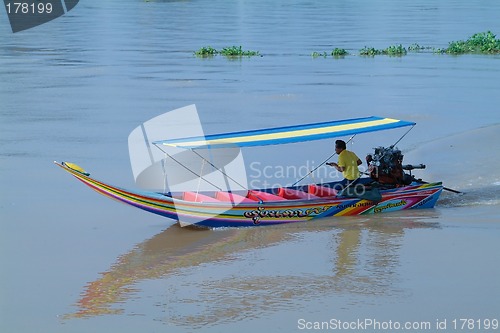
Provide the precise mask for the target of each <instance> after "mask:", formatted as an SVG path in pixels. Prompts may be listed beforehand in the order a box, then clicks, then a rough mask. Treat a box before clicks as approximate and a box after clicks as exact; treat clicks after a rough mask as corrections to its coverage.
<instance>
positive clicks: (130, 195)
mask: <svg viewBox="0 0 500 333" xmlns="http://www.w3.org/2000/svg"><path fill="white" fill-rule="evenodd" d="M55 163H56V164H57V165H58V166H60V167H61V168H63V169H64V170H65V171H67V172H68V173H70V174H71V175H73V176H74V177H76V178H77V179H78V180H80V181H81V182H83V183H84V184H85V185H87V186H89V187H90V188H92V189H93V190H95V191H97V192H98V193H100V194H102V195H105V196H107V197H109V198H112V199H115V200H117V201H120V202H123V203H125V204H128V205H131V206H134V207H137V208H140V209H142V210H145V211H148V212H151V213H154V214H157V215H161V216H164V217H168V218H170V219H173V220H177V221H179V223H180V225H181V226H188V225H195V226H199V227H206V228H219V227H248V226H264V225H272V224H283V223H293V222H305V221H309V220H312V219H317V218H324V217H333V216H349V215H364V214H378V213H384V212H391V211H398V210H406V209H416V208H432V207H434V205H435V203H436V201H437V200H438V198H439V196H440V194H441V192H442V190H443V186H442V184H441V183H430V184H412V185H409V186H404V187H399V188H395V189H388V190H382V191H381V195H382V197H381V199H380V200H378V201H371V200H366V199H360V198H346V197H323V198H314V199H299V200H280V201H254V202H249V201H244V202H240V203H238V204H234V203H231V202H222V201H221V202H194V201H187V200H181V199H175V198H172V197H171V196H167V195H164V194H161V193H156V192H145V191H131V190H126V189H123V188H120V187H115V186H112V185H109V184H106V183H103V182H100V181H98V180H96V179H94V178H92V177H90V176H88V175H87V174H86V173H82V172H81V171H78V170H75V169H72V168H70V167H68V166H67V165H65V164H64V163H57V162H55Z"/></svg>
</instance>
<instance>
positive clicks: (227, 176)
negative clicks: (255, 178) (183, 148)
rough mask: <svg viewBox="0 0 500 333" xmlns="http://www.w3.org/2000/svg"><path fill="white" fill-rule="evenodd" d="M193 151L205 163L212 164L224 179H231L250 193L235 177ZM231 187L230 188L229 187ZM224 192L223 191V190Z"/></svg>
mask: <svg viewBox="0 0 500 333" xmlns="http://www.w3.org/2000/svg"><path fill="white" fill-rule="evenodd" d="M191 151H192V152H193V153H195V154H196V155H198V156H199V157H200V158H201V159H202V160H203V161H204V162H207V163H208V164H210V166H212V167H213V168H214V169H215V170H217V171H219V172H220V173H221V174H222V175H223V176H224V177H226V178H229V179H231V180H232V181H233V182H235V183H236V184H238V185H239V186H241V188H244V189H245V190H247V191H249V189H248V188H247V187H246V186H243V185H241V184H240V183H239V182H238V181H237V180H235V179H234V178H233V177H231V176H229V175H228V174H227V173H225V172H224V171H222V169H221V168H219V167H218V166H216V165H215V164H213V163H212V162H210V161H209V160H207V159H206V158H205V157H203V156H201V155H200V154H198V152H197V151H196V150H194V149H191ZM228 187H229V186H228ZM221 191H222V190H221Z"/></svg>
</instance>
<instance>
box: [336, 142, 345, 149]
mask: <svg viewBox="0 0 500 333" xmlns="http://www.w3.org/2000/svg"><path fill="white" fill-rule="evenodd" d="M335 148H340V149H346V145H345V141H343V140H337V141H335Z"/></svg>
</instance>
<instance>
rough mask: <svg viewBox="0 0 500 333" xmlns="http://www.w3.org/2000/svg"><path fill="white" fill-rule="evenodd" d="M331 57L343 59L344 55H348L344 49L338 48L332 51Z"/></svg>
mask: <svg viewBox="0 0 500 333" xmlns="http://www.w3.org/2000/svg"><path fill="white" fill-rule="evenodd" d="M331 54H332V56H334V57H344V56H346V55H348V54H349V53H348V52H347V51H346V50H345V49H339V48H337V47H336V48H335V49H334V50H333V51H332V53H331Z"/></svg>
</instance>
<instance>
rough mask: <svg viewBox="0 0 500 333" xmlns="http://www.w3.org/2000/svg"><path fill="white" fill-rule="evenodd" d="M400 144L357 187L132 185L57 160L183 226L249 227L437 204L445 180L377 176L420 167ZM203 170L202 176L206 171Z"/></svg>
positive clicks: (182, 144)
mask: <svg viewBox="0 0 500 333" xmlns="http://www.w3.org/2000/svg"><path fill="white" fill-rule="evenodd" d="M414 125H415V123H413V122H408V121H403V120H397V119H391V118H382V117H375V116H372V117H365V118H356V119H348V120H341V121H338V120H337V121H330V122H322V123H314V124H306V125H296V126H287V127H278V128H268V129H260V130H251V131H242V132H233V133H223V134H215V135H207V136H200V137H186V138H174V139H169V140H158V141H155V142H152V143H153V144H154V145H155V146H157V147H160V148H161V147H162V146H167V147H176V148H183V149H187V150H191V151H192V152H194V153H196V152H197V151H199V150H204V149H205V150H206V149H210V150H213V149H220V148H234V147H238V148H240V147H252V146H263V145H275V144H285V143H295V142H303V141H310V140H320V139H328V138H334V137H342V136H349V135H356V134H359V133H368V132H374V131H381V130H387V129H393V128H399V127H405V126H411V128H413V126H414ZM411 128H410V129H411ZM407 133H408V132H407ZM405 135H406V133H405ZM403 136H404V135H403ZM400 140H401V139H400ZM398 142H399V141H398ZM394 146H395V145H392V146H391V147H389V148H383V147H379V148H377V149H376V154H375V156H374V157H375V158H374V159H372V162H371V163H372V166H373V167H374V169H376V171H377V172H376V173H373V169H372V174H371V176H370V177H365V178H360V179H359V181H358V182H356V185H355V186H352V187H351V186H350V185H348V186H347V187H345V186H344V187H340V186H339V184H340V183H339V182H327V183H320V184H317V183H312V184H306V185H296V184H294V185H292V186H283V187H274V188H261V189H247V188H243V189H238V190H224V189H222V188H218V189H215V190H210V191H198V190H185V191H181V192H170V191H167V192H164V191H145V190H128V189H124V188H120V187H116V186H112V185H109V184H107V183H104V182H101V181H99V180H96V179H94V178H93V177H91V176H90V175H89V174H88V173H87V172H85V171H84V170H83V169H82V168H81V167H79V166H78V165H76V164H73V163H69V162H62V163H59V162H54V163H56V164H57V165H58V166H60V167H61V168H63V169H64V170H65V171H67V172H68V173H70V174H71V175H72V176H74V177H75V178H77V179H78V180H80V181H81V182H83V183H84V184H85V185H87V186H89V187H90V188H92V189H93V190H95V191H97V192H98V193H100V194H103V195H105V196H107V197H109V198H112V199H116V200H118V201H121V202H123V203H125V204H128V205H131V206H134V207H137V208H140V209H142V210H145V211H148V212H151V213H154V214H158V215H161V216H164V217H167V218H170V219H173V220H176V221H178V222H179V224H180V225H181V226H198V227H205V228H218V227H246V226H264V225H272V224H283V223H292V222H305V221H309V220H313V219H317V218H325V217H333V216H348V215H362V214H373V213H375V214H378V213H384V212H391V211H399V210H405V209H415V208H432V207H434V205H435V203H436V201H437V200H438V198H439V196H440V194H441V192H442V190H443V186H442V183H441V182H435V183H426V182H423V181H420V180H417V179H415V178H414V177H413V176H411V177H408V176H409V175H405V177H404V178H405V179H404V181H403V180H402V179H399V180H397V181H394V182H388V181H386V180H384V181H382V179H384V178H383V177H381V176H379V175H378V173H380V174H384V173H385V175H386V176H390V174H391V173H394V169H395V168H399V169H405V170H410V173H411V170H412V169H414V168H417V167H416V166H412V165H408V166H402V165H401V162H402V155H401V154H400V152H399V151H398V150H397V149H394ZM198 156H200V158H202V159H203V156H201V155H199V154H198ZM330 157H331V156H330ZM395 157H396V158H395ZM384 161H385V162H389V163H395V164H393V165H389V167H387V165H383V163H384ZM207 162H208V161H207ZM387 168H388V169H387ZM220 171H221V172H223V171H222V170H220ZM167 172H168V170H167ZM375 174H377V175H375ZM199 176H200V177H201V178H203V175H199Z"/></svg>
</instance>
